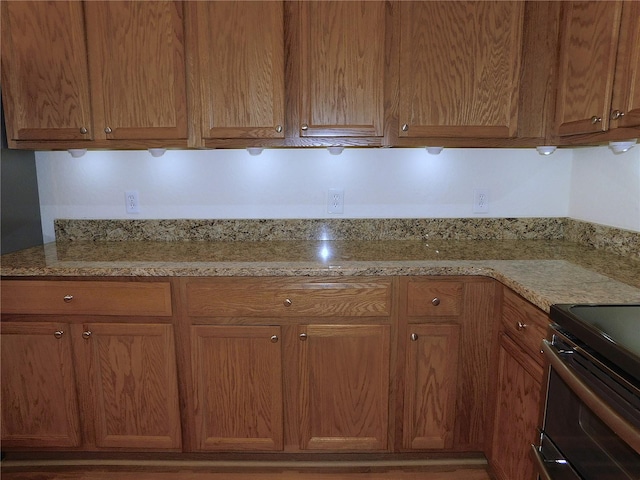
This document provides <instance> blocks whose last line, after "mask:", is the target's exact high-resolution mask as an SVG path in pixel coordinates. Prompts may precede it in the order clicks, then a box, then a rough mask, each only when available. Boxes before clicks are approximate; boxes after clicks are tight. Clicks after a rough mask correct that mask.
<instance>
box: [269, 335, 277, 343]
mask: <svg viewBox="0 0 640 480" xmlns="http://www.w3.org/2000/svg"><path fill="white" fill-rule="evenodd" d="M271 343H278V336H277V335H271Z"/></svg>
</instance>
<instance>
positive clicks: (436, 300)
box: [431, 297, 440, 307]
mask: <svg viewBox="0 0 640 480" xmlns="http://www.w3.org/2000/svg"><path fill="white" fill-rule="evenodd" d="M431 304H432V305H433V306H434V307H437V306H438V305H440V299H439V298H438V297H436V298H434V299H433V300H431Z"/></svg>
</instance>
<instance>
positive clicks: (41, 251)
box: [0, 239, 640, 311]
mask: <svg viewBox="0 0 640 480" xmlns="http://www.w3.org/2000/svg"><path fill="white" fill-rule="evenodd" d="M0 273H1V274H2V275H3V276H63V277H68V276H270V275H285V276H291V275H298V276H319V275H323V276H342V275H484V276H488V277H491V278H495V279H497V280H499V281H500V282H502V283H504V284H505V285H507V286H508V287H510V288H512V289H513V290H515V291H516V292H518V293H520V294H521V295H522V296H524V297H525V298H527V299H528V300H529V301H531V302H532V303H534V304H535V305H537V306H539V307H540V308H542V309H544V310H547V311H548V309H549V306H550V305H551V304H553V303H574V302H576V303H598V302H602V303H604V302H606V303H616V302H620V303H640V261H638V260H634V259H630V258H628V257H623V256H619V255H615V254H612V253H609V252H606V251H602V250H596V249H594V248H590V247H585V246H583V245H579V244H576V243H572V242H567V241H564V240H443V239H440V240H431V239H428V240H370V241H367V240H329V241H318V240H288V241H284V240H272V241H261V242H246V241H244V242H243V241H239V242H205V241H199V242H195V241H194V242H157V241H155V242H154V241H126V242H106V241H105V242H86V241H75V242H58V243H51V244H47V245H45V246H42V247H34V248H31V249H27V250H23V251H21V252H15V253H12V254H8V255H4V256H3V257H2V265H1V268H0Z"/></svg>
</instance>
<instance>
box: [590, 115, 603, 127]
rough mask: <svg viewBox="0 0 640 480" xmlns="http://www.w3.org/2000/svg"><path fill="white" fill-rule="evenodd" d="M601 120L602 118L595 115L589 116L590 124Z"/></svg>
mask: <svg viewBox="0 0 640 480" xmlns="http://www.w3.org/2000/svg"><path fill="white" fill-rule="evenodd" d="M601 121H602V118H600V117H598V116H597V115H594V116H593V117H591V124H592V125H595V124H596V123H600V122H601Z"/></svg>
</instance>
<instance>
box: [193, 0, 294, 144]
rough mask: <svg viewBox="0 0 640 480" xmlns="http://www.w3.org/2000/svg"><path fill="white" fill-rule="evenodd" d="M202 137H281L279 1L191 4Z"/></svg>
mask: <svg viewBox="0 0 640 480" xmlns="http://www.w3.org/2000/svg"><path fill="white" fill-rule="evenodd" d="M195 9H196V15H197V25H198V37H197V43H198V55H199V57H198V69H199V79H198V80H199V84H200V90H201V92H202V100H201V108H202V119H201V121H202V136H203V137H204V138H284V26H283V22H284V20H283V5H282V2H280V1H269V2H265V1H255V2H195Z"/></svg>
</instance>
